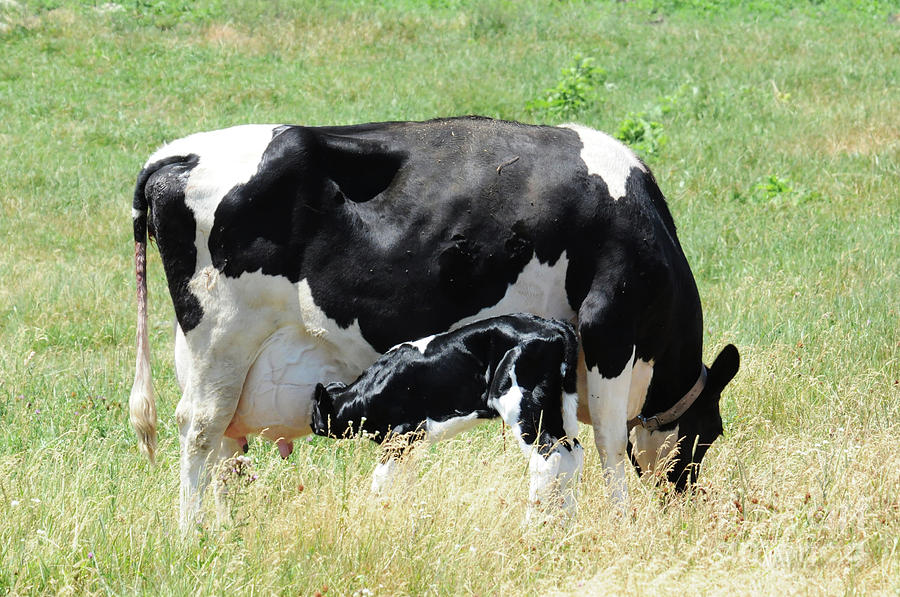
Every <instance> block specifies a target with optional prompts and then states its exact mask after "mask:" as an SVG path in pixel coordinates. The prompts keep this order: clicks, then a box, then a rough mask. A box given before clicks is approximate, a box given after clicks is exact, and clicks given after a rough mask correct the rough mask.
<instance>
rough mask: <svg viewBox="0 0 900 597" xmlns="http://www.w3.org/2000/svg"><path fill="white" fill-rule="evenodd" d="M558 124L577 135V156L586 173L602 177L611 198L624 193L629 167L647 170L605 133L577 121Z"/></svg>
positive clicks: (630, 168)
mask: <svg viewBox="0 0 900 597" xmlns="http://www.w3.org/2000/svg"><path fill="white" fill-rule="evenodd" d="M562 127H563V128H567V129H571V130H573V131H575V132H576V133H578V136H579V137H581V143H582V148H581V159H582V160H583V161H584V163H585V165H586V166H587V169H588V173H589V174H594V175H597V176H599V177H600V178H602V179H603V182H605V183H606V187H607V189H609V194H610V196H612V198H613V199H614V200H618V199H621V198H622V197H624V196H625V188H626V183H627V182H628V176H629V175H630V174H631V170H632V169H633V168H637V169H638V170H641V171H642V172H647V168H646V166H644V164H642V163H641V161H640V160H639V159H638V158H637V156H636V155H634V152H633V151H631V150H630V149H628V147H626V146H625V145H624V144H623V143H621V142H620V141H617V140H616V139H614V138H612V137H610V136H609V135H607V134H606V133H603V132H600V131H597V130H594V129H591V128H588V127H586V126H581V125H578V124H564V125H562Z"/></svg>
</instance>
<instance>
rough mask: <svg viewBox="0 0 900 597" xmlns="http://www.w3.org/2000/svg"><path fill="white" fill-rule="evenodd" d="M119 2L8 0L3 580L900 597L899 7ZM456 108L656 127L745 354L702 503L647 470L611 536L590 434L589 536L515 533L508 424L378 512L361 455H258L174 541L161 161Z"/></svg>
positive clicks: (2, 283)
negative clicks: (138, 397)
mask: <svg viewBox="0 0 900 597" xmlns="http://www.w3.org/2000/svg"><path fill="white" fill-rule="evenodd" d="M101 4H102V3H99V2H75V1H72V0H41V1H35V2H22V3H21V5H7V4H2V5H0V47H2V56H3V59H2V60H0V247H2V249H0V466H2V467H3V471H4V475H3V476H2V477H0V506H2V508H3V512H4V517H3V518H2V520H0V592H4V591H5V592H8V593H12V594H44V593H62V594H81V593H114V594H135V593H147V594H159V593H162V594H178V595H181V594H188V593H192V594H193V593H199V594H225V593H235V592H236V593H237V594H249V593H251V592H254V593H262V594H273V593H274V594H307V595H309V594H313V593H314V592H315V591H316V590H320V591H321V590H322V588H323V586H324V585H327V586H328V587H329V590H328V595H332V594H336V595H352V594H354V593H355V592H362V591H363V589H367V590H369V591H371V592H373V593H374V594H379V595H381V594H385V595H388V594H404V593H405V594H415V595H422V594H467V593H476V594H485V593H490V594H495V593H499V594H523V593H554V592H558V593H562V594H583V593H586V592H587V593H590V592H595V593H605V592H610V593H617V594H621V593H625V592H628V593H637V594H660V593H669V592H670V591H671V590H672V587H673V586H676V585H677V586H678V588H679V589H682V590H686V591H689V592H694V593H699V594H710V593H715V594H723V593H728V594H733V593H738V594H783V593H788V594H820V593H824V594H840V593H848V594H863V593H865V594H898V593H900V580H898V579H900V545H898V540H897V537H898V536H900V472H898V471H900V455H898V454H900V453H898V450H897V438H898V436H900V422H898V421H900V278H898V272H900V191H898V180H900V101H898V99H897V92H896V89H897V85H898V82H900V25H898V22H897V16H896V15H897V14H900V5H898V3H897V2H889V1H880V2H871V3H868V2H867V3H862V2H855V1H854V0H831V1H828V0H826V1H802V0H795V1H793V2H779V3H775V2H767V1H762V0H760V1H755V2H750V3H738V2H711V1H709V0H690V1H688V0H665V1H664V0H658V1H657V0H635V1H634V2H628V3H615V2H600V1H596V2H574V1H573V2H524V3H513V2H507V1H501V0H492V1H488V2H479V3H476V2H470V1H466V0H431V1H429V2H415V3H414V2H410V1H408V0H391V1H389V2H381V3H377V4H376V3H370V2H367V1H363V0H358V1H355V2H327V1H313V0H284V1H280V2H257V1H251V0H242V1H239V2H234V3H226V2H220V1H215V0H204V1H201V2H196V3H188V2H174V1H170V0H160V1H158V2H150V1H144V0H141V1H132V2H123V3H122V6H123V8H124V10H121V11H110V10H99V8H100V7H101ZM576 56H582V57H589V58H591V59H592V61H593V62H592V64H593V65H595V66H596V67H598V68H602V69H603V71H605V76H604V77H603V79H602V83H598V84H596V85H595V87H594V88H593V89H591V90H590V94H588V95H587V97H594V98H595V99H594V101H593V102H588V103H587V104H586V105H583V106H580V107H578V109H577V110H576V113H575V114H572V113H569V112H567V111H565V110H561V111H559V112H557V113H547V114H539V113H536V112H534V111H533V110H530V109H529V105H531V104H533V103H534V102H535V101H536V100H539V99H541V98H546V97H547V91H548V90H552V89H554V88H557V87H558V86H559V85H560V83H561V81H560V76H561V75H560V73H561V71H562V70H563V69H564V68H566V67H568V66H571V65H572V63H573V60H575V57H576ZM591 94H593V95H591ZM467 113H479V114H485V115H488V116H495V117H501V118H509V119H520V120H526V121H535V120H537V119H544V120H547V121H549V122H557V120H555V119H556V118H559V119H562V118H565V119H575V120H578V121H579V122H582V123H585V124H588V125H591V126H595V127H597V128H601V129H603V130H607V131H609V132H611V133H615V132H617V131H618V130H619V129H620V127H621V126H622V124H623V123H625V122H626V121H627V120H628V119H632V120H635V119H636V118H637V117H640V118H643V119H644V120H645V121H647V122H650V121H653V122H656V123H657V124H658V126H659V127H660V128H659V130H658V133H659V134H660V135H664V137H665V142H664V143H658V144H656V145H646V146H640V145H639V144H638V147H637V149H638V150H639V151H641V153H642V155H644V157H645V158H646V159H647V160H648V162H649V163H650V165H651V167H652V168H653V170H654V172H655V174H656V176H657V178H658V180H659V182H660V185H661V187H662V189H663V191H664V192H665V193H666V195H667V197H668V199H669V203H670V206H671V209H672V211H673V214H674V216H675V220H676V223H677V224H678V227H679V236H680V239H681V242H682V244H683V246H684V248H685V251H686V252H687V255H688V258H689V260H690V262H691V264H692V266H693V269H694V273H695V275H696V278H697V282H698V285H699V287H700V292H701V296H702V298H703V301H704V307H705V308H704V315H705V326H706V350H705V351H704V352H705V355H706V358H707V360H711V359H712V358H713V357H714V356H715V353H716V351H717V350H718V349H719V348H721V346H722V345H724V344H725V343H726V342H734V343H735V344H737V345H738V347H739V348H740V350H741V353H742V358H743V364H742V369H741V371H740V373H739V374H738V377H737V378H736V380H735V381H734V382H733V384H732V385H731V386H729V391H728V392H727V393H726V395H725V396H724V398H723V415H724V418H725V421H726V436H725V437H724V438H723V439H721V440H719V442H717V443H716V445H715V446H714V447H713V448H712V449H711V451H710V453H709V455H708V456H707V459H706V461H705V462H706V464H705V468H704V472H703V475H702V486H703V489H704V491H703V492H702V493H701V494H698V495H696V496H694V497H692V498H687V499H677V498H672V497H671V496H668V495H666V494H665V493H663V492H660V491H659V490H656V489H654V488H653V487H651V486H650V485H649V484H647V483H641V482H640V481H639V480H638V479H637V478H634V477H633V476H632V477H631V478H630V479H629V485H630V488H631V494H632V502H633V503H632V506H633V508H634V512H633V516H630V517H626V518H625V519H620V518H619V517H617V516H616V514H615V512H613V511H612V509H611V508H610V507H609V505H608V503H607V501H606V498H605V490H604V488H603V483H602V480H601V478H600V474H599V469H598V465H597V462H596V457H595V454H594V451H593V449H591V450H589V454H588V461H587V463H586V470H585V475H584V480H583V484H582V490H581V495H582V500H581V503H580V512H579V515H578V518H577V521H576V522H575V524H573V525H572V527H571V528H570V529H568V530H565V531H557V532H556V533H554V534H549V535H542V534H539V533H529V532H524V531H523V530H522V528H521V519H522V516H523V514H524V500H525V486H526V471H525V467H524V465H523V463H522V462H520V458H519V457H518V454H517V453H516V450H514V449H512V446H508V445H506V444H505V443H504V440H503V439H502V437H501V436H500V434H499V427H497V426H496V425H494V426H486V427H484V428H482V429H480V430H477V431H475V432H472V433H470V434H467V435H465V436H463V437H462V438H460V439H459V440H458V441H453V442H449V443H447V444H445V445H442V446H440V447H439V448H438V449H435V450H431V451H427V452H425V453H424V454H422V455H420V460H421V462H420V473H419V482H418V484H417V485H416V487H415V489H414V490H412V492H411V494H410V495H409V496H408V497H406V498H403V499H398V500H395V501H394V502H390V503H388V504H382V503H378V502H373V501H371V500H369V499H368V497H367V495H366V488H367V487H368V480H369V474H370V472H371V467H372V465H373V464H374V460H375V456H376V454H375V450H374V449H373V448H372V447H371V446H369V445H367V444H365V443H356V442H349V443H340V444H336V443H332V442H327V441H318V440H317V441H313V442H311V443H309V444H302V443H301V444H302V445H299V446H298V449H297V450H296V451H295V454H294V455H293V456H292V457H291V459H290V460H289V461H287V462H282V461H281V460H280V459H279V458H278V457H277V452H276V451H275V450H274V449H273V447H272V446H271V445H268V444H265V443H262V442H256V443H254V444H253V446H252V449H251V453H250V455H251V456H252V457H253V459H254V467H255V468H254V474H257V475H258V476H259V477H258V479H256V480H255V481H253V482H252V483H247V479H246V478H245V479H244V483H245V485H241V489H240V490H238V491H235V492H234V493H233V494H232V498H231V503H230V506H231V509H232V511H233V513H234V520H233V522H232V523H231V524H229V525H226V527H225V528H224V529H222V530H219V531H213V530H207V531H204V532H202V533H200V535H199V537H198V538H196V539H195V540H193V541H191V542H187V543H185V542H182V541H181V540H180V539H179V538H178V533H177V531H176V526H177V525H176V520H177V453H178V442H177V431H176V429H175V426H174V417H173V410H174V407H175V404H176V402H177V399H178V392H177V386H176V384H175V381H174V373H173V369H172V363H171V343H172V321H173V314H172V309H171V305H170V303H169V300H168V297H167V293H166V285H165V281H164V278H163V274H162V269H161V267H160V264H159V259H158V256H156V255H155V254H153V255H152V256H151V259H150V270H151V271H150V292H151V303H150V307H151V313H150V315H151V343H152V348H153V351H154V362H153V365H154V379H155V384H156V388H157V391H158V394H159V407H160V425H161V430H160V435H161V445H160V449H161V453H160V462H159V465H158V466H156V467H151V466H150V465H149V464H148V463H147V462H146V461H145V460H144V459H142V458H141V457H140V455H139V453H138V452H137V449H136V447H135V439H134V434H133V432H132V431H131V428H130V426H129V424H128V417H127V412H126V409H125V408H124V404H125V402H126V400H127V395H128V391H129V389H130V384H131V377H132V374H133V359H134V346H133V335H134V319H135V300H134V280H133V273H132V271H133V270H132V263H131V259H132V243H131V232H130V231H131V223H130V217H129V216H130V197H131V193H132V188H133V184H134V180H135V176H136V174H137V172H138V170H139V168H140V166H141V164H142V163H143V161H144V160H145V159H146V157H147V156H148V155H149V154H150V152H152V151H153V150H154V149H156V148H157V147H158V146H159V145H161V144H162V143H164V142H165V141H166V140H171V139H173V138H176V137H179V136H182V135H185V134H188V133H190V132H194V131H197V130H203V129H211V128H217V127H223V126H228V125H231V124H238V123H244V122H292V123H301V124H332V123H352V122H363V121H371V120H388V119H422V118H431V117H434V116H444V115H455V114H467ZM560 121H561V120H560ZM628 130H634V127H632V129H628ZM583 431H584V439H585V441H586V443H587V444H591V443H592V442H591V441H590V439H589V438H590V431H589V430H588V429H587V428H585V429H584V430H583ZM301 485H302V488H303V489H302V491H301V490H300V489H299V488H300V486H301Z"/></svg>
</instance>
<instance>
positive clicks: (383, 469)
mask: <svg viewBox="0 0 900 597" xmlns="http://www.w3.org/2000/svg"><path fill="white" fill-rule="evenodd" d="M397 466H398V463H397V460H396V459H394V458H391V459H389V460H388V461H387V462H380V463H378V465H377V466H376V467H375V471H374V472H373V473H372V493H374V494H375V495H378V496H380V495H385V494H387V492H388V491H390V489H391V487H392V486H393V485H394V479H395V477H396V476H397Z"/></svg>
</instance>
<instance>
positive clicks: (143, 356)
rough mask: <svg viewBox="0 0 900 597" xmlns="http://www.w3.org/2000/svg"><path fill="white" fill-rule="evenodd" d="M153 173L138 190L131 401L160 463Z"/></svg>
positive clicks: (137, 425) (136, 423)
mask: <svg viewBox="0 0 900 597" xmlns="http://www.w3.org/2000/svg"><path fill="white" fill-rule="evenodd" d="M150 174H152V172H151V171H148V170H146V169H145V170H143V171H142V172H141V174H140V176H139V177H138V181H137V187H136V188H135V190H134V203H133V205H132V213H131V216H132V220H133V224H134V271H135V279H136V281H137V361H136V364H135V372H134V385H133V386H131V396H130V397H129V399H128V410H129V412H130V415H131V426H132V427H134V431H135V433H137V437H138V447H139V448H140V450H141V452H143V453H144V454H145V455H146V456H147V458H149V459H150V462H154V461H155V459H156V398H155V396H154V395H153V382H152V379H151V375H150V342H149V340H150V338H149V331H148V325H147V198H146V195H145V193H144V187H145V185H146V183H147V179H148V178H149V177H150Z"/></svg>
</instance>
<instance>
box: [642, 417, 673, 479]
mask: <svg viewBox="0 0 900 597" xmlns="http://www.w3.org/2000/svg"><path fill="white" fill-rule="evenodd" d="M630 439H631V444H632V453H633V454H634V459H635V460H636V461H637V463H638V465H639V466H640V467H641V473H642V474H645V475H646V474H651V475H652V474H656V473H661V472H663V467H665V466H666V465H667V464H668V462H669V459H670V457H671V456H673V455H674V454H673V452H674V451H675V448H676V446H677V443H678V425H675V428H674V429H668V430H666V431H649V430H647V429H644V428H643V427H641V426H640V425H638V426H637V427H635V428H634V429H632V430H631V436H630Z"/></svg>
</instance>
